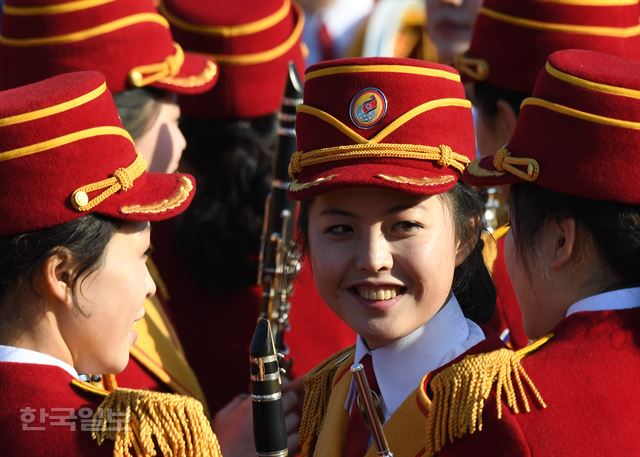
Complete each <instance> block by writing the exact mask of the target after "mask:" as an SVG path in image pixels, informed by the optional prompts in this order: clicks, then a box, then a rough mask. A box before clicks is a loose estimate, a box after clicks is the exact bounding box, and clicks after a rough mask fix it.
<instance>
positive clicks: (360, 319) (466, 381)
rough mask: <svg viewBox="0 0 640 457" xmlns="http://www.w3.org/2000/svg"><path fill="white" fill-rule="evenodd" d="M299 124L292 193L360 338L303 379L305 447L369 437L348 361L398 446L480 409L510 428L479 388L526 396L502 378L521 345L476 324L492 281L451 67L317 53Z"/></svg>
mask: <svg viewBox="0 0 640 457" xmlns="http://www.w3.org/2000/svg"><path fill="white" fill-rule="evenodd" d="M326 94H332V96H331V97H327V95H326ZM372 99H373V100H375V103H373V102H371V100H372ZM296 129H297V132H298V147H299V151H298V152H296V153H295V154H294V156H293V158H292V160H291V164H290V173H291V176H292V178H293V181H292V183H291V186H290V188H289V195H290V196H291V197H292V198H294V199H297V200H302V202H301V210H300V226H301V234H302V240H303V242H304V246H305V249H306V252H307V254H308V256H309V259H310V263H311V267H312V268H311V269H312V272H313V277H314V281H315V283H316V285H317V287H318V291H319V292H320V294H321V296H322V297H323V299H324V300H325V301H326V303H327V304H328V306H329V308H331V310H332V311H333V312H334V313H336V314H337V315H338V316H339V317H340V318H341V319H342V320H344V321H345V322H346V323H347V324H348V325H349V326H350V327H351V328H352V329H353V330H354V331H356V332H357V334H358V336H357V339H356V344H355V348H354V347H351V348H349V349H348V350H346V351H343V352H341V353H339V354H337V355H336V356H334V357H332V358H330V359H328V360H327V361H325V362H324V363H323V364H321V365H320V366H319V367H318V368H317V369H316V370H314V371H313V372H312V373H311V374H310V375H309V376H308V377H307V381H306V391H305V402H304V411H303V420H302V425H301V429H300V435H301V444H302V453H303V455H305V456H310V455H315V456H318V457H319V456H329V455H331V456H335V455H344V456H348V457H351V456H354V457H355V456H357V457H362V456H363V455H365V454H366V455H375V452H376V451H380V450H377V449H376V448H375V446H372V445H371V443H372V441H371V440H370V434H369V432H368V431H367V428H366V427H365V425H364V423H363V418H362V416H361V413H360V410H359V408H358V407H357V405H358V404H359V401H356V397H355V390H354V385H353V380H352V379H353V378H352V375H351V373H350V372H349V366H350V365H351V364H352V363H354V362H355V363H358V362H359V363H362V364H363V365H364V366H365V371H367V372H368V374H367V377H368V378H369V384H370V386H372V389H373V390H374V391H375V392H376V396H377V398H378V400H379V406H380V421H381V422H382V423H383V430H384V433H385V434H386V435H387V439H388V443H389V445H390V448H391V451H392V452H393V453H394V455H401V456H416V455H428V456H431V455H433V454H434V453H435V452H438V451H440V450H441V449H442V448H443V446H444V448H445V449H446V442H447V441H448V439H453V438H454V437H455V438H456V439H462V440H464V439H465V438H466V436H467V435H468V434H469V433H471V434H473V433H478V429H481V428H482V427H483V425H480V424H479V422H478V420H480V417H479V414H478V413H479V412H481V411H482V408H483V407H484V410H485V414H484V416H483V417H482V420H480V422H482V421H485V424H484V426H486V425H487V423H488V422H492V423H494V422H495V423H496V425H495V426H496V427H498V428H499V429H500V430H502V427H503V426H504V427H507V430H505V433H508V432H509V431H511V430H512V429H511V428H509V427H510V424H507V423H504V422H500V421H499V420H498V417H499V415H498V416H497V415H496V410H495V398H494V399H493V400H492V399H490V397H491V396H492V395H493V394H492V393H491V392H494V389H497V391H498V392H500V391H503V392H506V390H508V391H510V393H509V394H508V396H509V398H510V399H515V398H516V397H517V396H519V395H520V394H522V393H523V392H522V391H521V392H516V391H515V390H514V389H513V386H511V387H509V386H507V385H504V383H503V382H502V381H504V379H505V378H504V376H502V375H500V376H499V373H502V374H507V373H509V372H510V371H511V370H513V372H514V373H517V374H521V373H522V371H521V369H520V367H519V365H518V362H517V355H516V354H515V353H513V352H512V351H510V350H509V349H506V348H504V347H503V344H502V342H501V341H500V340H499V338H498V336H497V335H496V334H495V333H493V332H492V331H491V330H489V329H485V328H483V327H481V325H482V324H483V323H484V322H486V321H487V320H488V319H489V318H490V317H491V314H492V312H493V308H494V306H495V290H494V289H493V285H492V284H491V279H490V277H489V273H488V271H487V269H486V267H485V265H484V261H483V257H482V248H483V242H482V239H481V238H480V233H481V222H480V217H481V205H480V201H479V197H478V195H477V193H476V192H475V191H474V190H473V189H472V188H471V187H469V186H467V185H466V184H463V183H460V182H458V180H459V178H460V176H461V174H462V171H463V170H464V169H465V167H466V165H467V164H468V163H469V162H470V160H471V158H472V157H474V155H475V141H474V132H473V123H472V115H471V103H470V102H469V101H468V100H466V99H465V98H464V88H463V86H462V84H461V82H460V76H459V75H458V73H457V72H456V71H455V70H454V69H452V68H451V67H448V66H445V65H440V64H433V63H428V62H424V61H419V60H413V59H389V58H366V59H364V58H363V59H344V60H336V61H328V62H324V63H320V64H317V65H314V66H312V67H310V68H309V69H307V71H306V73H305V92H304V103H303V104H302V105H300V106H299V107H298V116H297V125H296ZM494 350H496V351H497V352H491V351H494ZM489 352H491V353H489ZM488 353H489V354H488ZM494 383H496V386H494ZM481 385H482V387H481ZM530 387H533V386H532V385H530ZM502 389H506V390H502ZM533 391H535V389H533ZM480 392H482V393H480ZM498 395H499V394H498ZM485 401H490V402H494V405H493V406H494V407H493V408H492V407H489V406H485ZM510 406H512V407H515V409H517V405H514V404H511V405H510Z"/></svg>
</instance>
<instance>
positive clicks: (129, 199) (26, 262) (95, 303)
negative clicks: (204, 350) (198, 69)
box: [0, 72, 220, 456]
mask: <svg viewBox="0 0 640 457" xmlns="http://www.w3.org/2000/svg"><path fill="white" fill-rule="evenodd" d="M194 192H195V181H194V180H193V178H192V177H191V176H189V175H179V174H160V173H149V172H147V171H146V163H145V161H144V159H143V158H142V157H141V156H140V155H139V154H138V153H137V152H136V150H135V148H134V146H133V140H132V139H131V136H130V135H129V134H128V133H127V132H126V131H125V130H124V129H123V128H122V124H121V123H120V120H119V118H118V113H117V111H116V108H115V105H114V103H113V99H112V98H111V94H110V92H109V90H108V89H107V86H106V83H105V79H104V77H103V76H102V75H101V74H100V73H97V72H78V73H70V74H64V75H60V76H56V77H53V78H50V79H47V80H44V81H42V82H39V83H34V84H31V85H27V86H23V87H20V88H17V89H12V90H7V91H4V92H0V220H1V221H2V222H0V246H1V247H2V248H1V249H0V252H2V255H1V256H0V387H1V388H2V391H3V392H4V395H2V399H1V400H0V403H1V407H0V411H1V412H0V440H1V441H2V447H3V452H4V453H6V454H7V455H42V456H44V455H67V456H84V455H113V454H115V455H121V454H122V453H125V452H126V453H128V452H130V451H132V452H134V453H136V454H142V453H144V454H152V453H155V452H160V453H162V454H165V455H166V454H169V453H170V452H171V450H172V449H173V450H174V451H177V452H178V454H179V455H183V456H186V455H211V456H214V455H220V451H219V446H218V443H217V441H216V438H215V435H213V433H212V432H211V429H210V425H209V422H208V420H207V419H206V417H205V416H204V410H203V407H202V404H201V403H200V402H198V401H197V400H195V399H193V398H190V397H186V396H184V397H183V396H179V395H175V394H160V393H155V392H149V391H136V390H128V389H127V390H119V389H116V390H115V391H113V392H108V391H105V390H103V389H101V388H100V387H98V386H96V385H93V384H89V383H84V382H81V381H80V380H79V375H78V374H79V373H85V374H91V373H119V372H121V371H122V370H123V369H124V368H125V367H126V366H127V363H128V360H129V349H130V347H131V345H132V344H133V343H134V342H135V341H136V332H135V331H134V325H135V323H136V321H139V320H140V319H142V318H143V317H144V314H145V309H144V301H145V298H150V297H151V296H153V294H154V293H155V290H156V287H155V284H154V282H153V279H152V278H151V276H150V274H149V271H148V269H147V265H146V261H147V256H148V254H149V250H150V241H149V240H150V225H149V221H155V220H161V219H165V218H168V217H172V216H175V215H177V214H179V213H180V212H182V211H183V210H184V209H185V208H186V207H187V206H188V204H189V203H190V201H191V199H192V198H193V194H194ZM98 404H100V407H98ZM160 417H164V418H165V419H159V418H160ZM125 427H126V428H125ZM105 439H106V441H107V442H106V443H102V442H103V441H104V440H105ZM113 440H115V443H114V442H113ZM100 443H102V444H101V446H100V447H97V444H100ZM114 446H115V447H114ZM171 455H176V454H175V453H172V454H171Z"/></svg>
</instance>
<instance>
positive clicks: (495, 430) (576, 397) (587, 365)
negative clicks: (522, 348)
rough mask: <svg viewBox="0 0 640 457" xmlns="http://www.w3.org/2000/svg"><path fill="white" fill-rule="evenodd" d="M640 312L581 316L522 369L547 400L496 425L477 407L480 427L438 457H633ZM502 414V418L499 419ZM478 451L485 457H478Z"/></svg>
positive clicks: (639, 448) (639, 422)
mask: <svg viewBox="0 0 640 457" xmlns="http://www.w3.org/2000/svg"><path fill="white" fill-rule="evenodd" d="M638 329H640V309H637V308H636V309H631V310H621V311H600V312H582V313H577V314H574V315H572V316H570V317H568V318H566V319H564V320H563V321H562V322H561V323H560V324H559V325H558V326H557V327H556V328H555V329H554V330H553V334H554V335H555V336H554V337H553V338H552V339H551V340H550V341H549V342H548V343H546V344H545V345H544V346H542V348H540V349H539V350H538V351H537V352H535V353H533V354H531V355H529V356H527V357H525V358H524V359H523V361H522V364H523V366H524V368H525V370H526V371H527V373H528V374H529V376H530V377H531V379H532V380H533V381H534V383H535V384H536V386H537V388H538V390H539V391H540V393H541V394H542V396H543V398H544V400H545V402H546V403H547V405H548V406H547V408H546V409H540V408H534V409H533V411H532V412H530V413H522V414H518V415H514V414H512V413H511V412H509V411H508V408H507V407H506V406H505V405H503V409H502V411H503V419H502V420H501V421H495V420H484V419H485V417H489V416H492V415H493V416H494V415H495V413H494V411H495V410H492V408H495V400H494V399H493V400H492V403H493V404H487V405H485V409H484V411H485V412H484V415H483V429H482V431H481V432H479V433H475V434H473V435H467V436H465V437H464V438H462V439H461V440H458V441H456V442H454V443H452V444H450V445H447V446H446V447H445V448H444V449H443V450H442V451H441V452H440V453H439V454H438V455H439V456H442V457H453V456H468V455H491V456H495V457H500V456H510V457H511V456H516V457H520V456H527V457H528V456H542V455H553V456H558V457H573V456H576V457H579V456H584V455H594V456H595V455H598V456H600V455H602V456H609V455H616V456H617V455H629V456H630V455H640V443H639V442H638V440H637V439H635V437H636V434H637V431H638V429H639V428H640V403H638V401H637V398H638V395H639V394H640V389H639V388H638V387H637V385H636V383H635V382H634V381H635V380H636V379H638V377H639V376H640V349H639V347H640V346H639V342H640V335H639V330H638ZM505 413H506V414H505ZM478 450H484V452H485V454H482V453H480V454H478Z"/></svg>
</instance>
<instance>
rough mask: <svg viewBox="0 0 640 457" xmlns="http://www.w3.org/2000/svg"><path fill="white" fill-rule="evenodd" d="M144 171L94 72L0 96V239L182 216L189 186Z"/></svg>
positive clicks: (188, 181) (184, 178)
mask: <svg viewBox="0 0 640 457" xmlns="http://www.w3.org/2000/svg"><path fill="white" fill-rule="evenodd" d="M146 168H147V167H146V163H145V161H144V160H143V159H142V157H140V155H138V154H137V153H136V150H135V148H134V146H133V140H132V139H131V137H130V136H129V134H128V133H127V131H126V130H124V129H123V128H122V124H121V123H120V119H119V117H118V111H117V109H116V107H115V104H114V102H113V98H112V97H111V94H110V92H109V90H108V89H107V86H106V83H105V79H104V76H103V75H101V74H100V73H98V72H93V71H87V72H76V73H67V74H64V75H59V76H55V77H53V78H50V79H47V80H44V81H41V82H38V83H34V84H30V85H27V86H22V87H18V88H15V89H10V90H6V91H3V92H0V236H5V235H12V234H19V233H24V232H29V231H34V230H38V229H43V228H47V227H52V226H55V225H58V224H62V223H65V222H69V221H71V220H74V219H76V218H79V217H81V216H83V215H85V214H88V213H98V214H102V215H105V216H110V217H113V218H117V219H122V220H133V221H157V220H162V219H167V218H169V217H172V216H175V215H177V214H179V213H181V212H182V211H184V209H185V208H186V207H187V206H188V205H189V203H190V201H191V199H192V198H193V194H194V192H195V180H194V179H193V178H192V177H191V176H189V175H184V174H164V173H148V172H147V171H146Z"/></svg>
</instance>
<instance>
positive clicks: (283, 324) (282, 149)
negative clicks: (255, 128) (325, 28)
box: [258, 62, 302, 371]
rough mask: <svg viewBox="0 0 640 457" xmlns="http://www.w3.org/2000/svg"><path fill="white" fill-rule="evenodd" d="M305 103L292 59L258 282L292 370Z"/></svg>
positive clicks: (265, 312) (263, 310)
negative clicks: (294, 160)
mask: <svg viewBox="0 0 640 457" xmlns="http://www.w3.org/2000/svg"><path fill="white" fill-rule="evenodd" d="M300 103H302V83H301V81H300V79H299V77H298V74H297V71H296V67H295V65H294V64H293V62H289V72H288V78H287V85H286V88H285V93H284V99H283V102H282V107H281V109H280V112H279V113H278V141H277V148H276V155H275V164H274V176H273V181H272V184H271V193H270V194H269V196H268V197H267V198H266V201H265V210H264V220H263V226H262V237H261V242H260V257H259V258H260V266H259V268H258V284H259V285H261V286H262V298H261V304H260V318H265V319H267V320H268V321H269V322H270V323H271V331H272V332H273V336H274V340H275V347H276V351H277V352H278V354H281V358H282V360H281V365H282V366H283V367H284V369H285V370H286V371H290V369H291V363H292V361H291V359H290V358H287V359H284V357H286V356H287V355H288V354H289V350H288V348H287V345H286V344H285V341H284V335H285V332H286V331H288V330H289V328H290V324H289V312H290V310H291V303H290V301H289V297H290V296H291V293H292V287H293V278H294V277H295V275H296V273H297V271H298V268H299V266H298V258H297V256H296V255H295V244H294V240H293V230H294V217H295V214H296V202H294V201H292V200H289V199H288V198H287V190H288V188H289V173H288V167H289V161H290V160H291V156H292V155H293V153H294V152H295V150H296V131H295V121H296V106H298V105H299V104H300Z"/></svg>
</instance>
